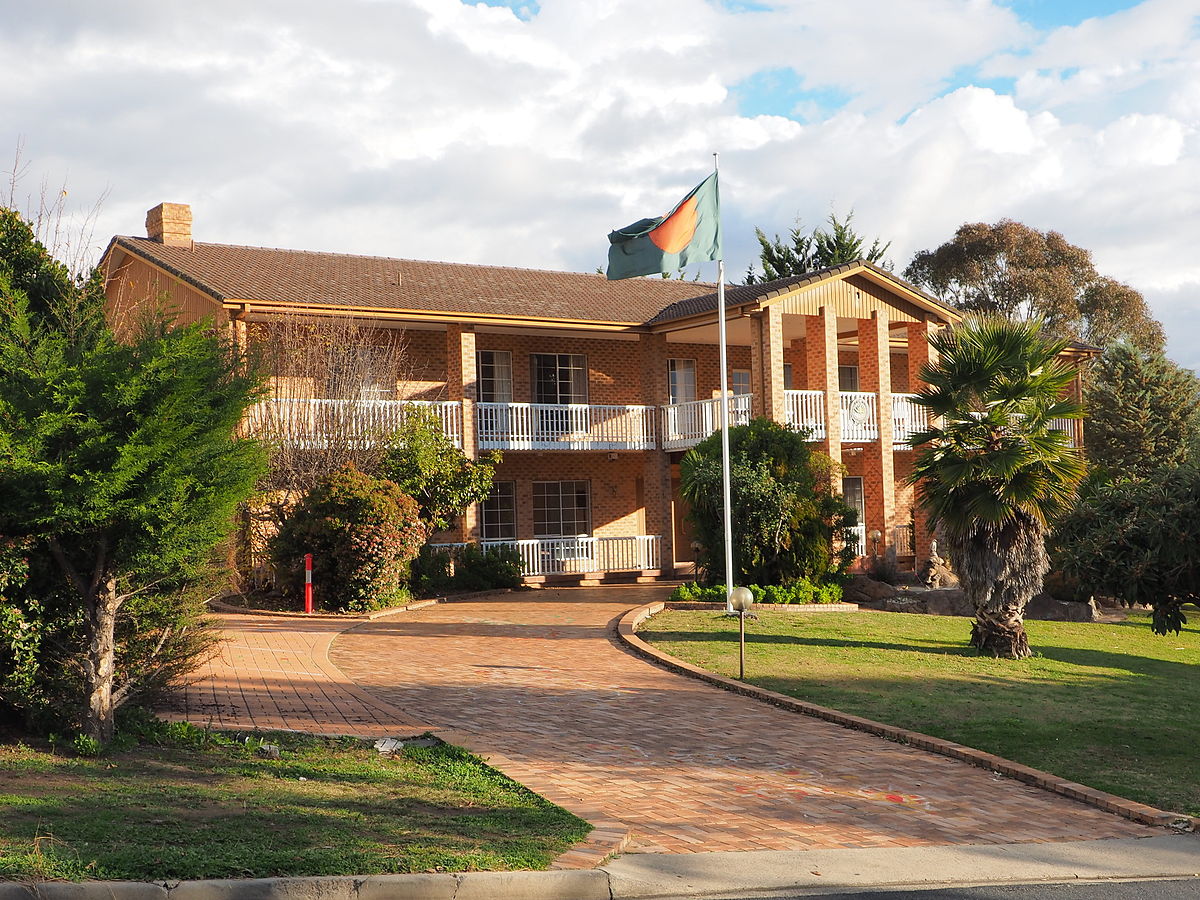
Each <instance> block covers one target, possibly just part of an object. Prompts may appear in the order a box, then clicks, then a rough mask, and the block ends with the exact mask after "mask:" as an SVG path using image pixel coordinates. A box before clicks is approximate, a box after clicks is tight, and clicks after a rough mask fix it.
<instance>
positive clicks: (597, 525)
mask: <svg viewBox="0 0 1200 900" xmlns="http://www.w3.org/2000/svg"><path fill="white" fill-rule="evenodd" d="M648 452H657V451H648ZM642 457H643V453H642V452H629V453H620V454H618V455H617V458H616V459H615V460H610V459H609V458H608V454H607V453H591V452H587V453H585V452H571V451H547V452H545V453H530V452H520V451H508V452H506V453H505V454H504V461H503V462H502V463H501V464H500V466H499V467H498V468H497V470H496V480H497V481H515V482H516V497H517V538H518V539H519V540H526V539H529V538H532V537H534V533H533V482H535V481H587V482H589V483H590V484H591V498H592V534H593V535H595V536H596V537H629V536H631V535H638V534H647V533H649V534H661V533H662V531H661V530H660V529H659V528H656V529H647V527H646V526H647V524H651V523H647V521H646V520H647V514H646V510H645V508H644V506H643V503H642V501H643V496H644V491H645V483H644V481H643V467H644V461H643V458H642ZM653 524H657V522H655V523H653Z"/></svg>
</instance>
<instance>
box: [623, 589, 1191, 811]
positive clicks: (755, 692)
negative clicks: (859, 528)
mask: <svg viewBox="0 0 1200 900" xmlns="http://www.w3.org/2000/svg"><path fill="white" fill-rule="evenodd" d="M667 606H668V604H666V603H664V602H661V601H660V602H657V603H648V604H646V605H645V606H639V607H637V608H636V609H631V610H630V611H629V612H627V613H625V615H623V616H622V617H621V619H620V621H619V622H618V623H617V637H618V639H619V640H620V641H621V642H622V643H623V644H625V646H627V647H628V648H629V649H630V650H632V651H633V652H634V653H637V654H638V655H639V656H641V657H643V658H645V659H648V660H650V661H651V662H653V663H655V664H657V665H660V666H662V667H663V668H666V669H669V670H671V671H672V672H677V673H678V674H680V675H686V676H688V677H689V678H695V679H697V680H699V681H704V682H707V683H708V684H711V685H713V686H714V687H719V688H721V689H723V690H726V691H731V692H733V693H735V694H741V695H743V696H745V697H751V698H753V699H755V700H760V701H762V702H764V703H770V704H771V705H772V706H778V707H780V708H782V709H786V710H790V711H791V712H797V713H800V714H801V715H805V716H812V717H813V718H816V719H823V720H825V721H826V722H833V723H834V724H836V725H841V726H843V727H845V728H853V729H854V730H856V731H865V732H867V733H868V734H874V735H876V736H878V737H882V738H886V739H887V740H889V741H896V742H897V743H900V744H909V745H911V746H913V747H917V748H919V749H921V750H927V751H929V752H930V753H937V754H939V755H941V756H948V757H950V758H951V759H957V760H960V761H962V762H965V763H968V764H970V765H972V766H978V767H979V768H981V769H987V770H988V771H990V772H995V773H996V774H998V775H1004V776H1007V777H1008V778H1015V779H1016V780H1017V781H1021V782H1024V783H1025V784H1029V785H1033V786H1034V787H1038V788H1041V789H1043V790H1046V791H1050V792H1051V793H1054V794H1060V795H1061V796H1063V797H1069V798H1070V799H1072V800H1078V801H1079V802H1080V803H1086V804H1087V805H1088V806H1094V807H1097V808H1098V809H1102V810H1104V811H1105V812H1110V813H1113V814H1114V815H1118V816H1122V817H1124V818H1126V819H1132V820H1133V821H1134V822H1140V823H1142V824H1143V825H1156V826H1159V827H1163V828H1174V829H1176V830H1178V831H1193V830H1196V829H1198V828H1200V818H1198V817H1192V816H1185V815H1183V814H1181V813H1173V812H1166V811H1164V810H1161V809H1155V808H1154V807H1153V806H1147V805H1146V804H1144V803H1137V802H1135V801H1133V800H1126V799H1125V798H1124V797H1118V796H1116V795H1114V794H1109V793H1107V792H1105V791H1100V790H1096V789H1095V788H1090V787H1087V786H1086V785H1082V784H1076V783H1075V782H1073V781H1067V780H1066V779H1063V778H1059V777H1058V776H1057V775H1051V774H1050V773H1049V772H1042V771H1040V770H1038V769H1034V768H1032V767H1030V766H1024V765H1021V764H1020V763H1015V762H1012V761H1011V760H1007V759H1004V758H1002V757H999V756H996V755H994V754H992V753H985V752H984V751H982V750H976V749H974V748H973V747H966V746H963V745H962V744H956V743H954V742H953V741H946V740H942V739H941V738H936V737H930V736H929V735H927V734H921V733H920V732H916V731H909V730H907V729H905V728H897V727H896V726H894V725H886V724H884V723H882V722H875V721H872V720H871V719H864V718H863V717H861V716H852V715H850V714H849V713H844V712H840V711H838V710H836V709H830V708H829V707H826V706H818V705H817V704H815V703H806V702H804V701H803V700H797V699H795V698H794V697H788V696H787V695H785V694H778V693H776V692H775V691H768V690H766V689H765V688H760V687H756V686H754V685H751V684H746V683H744V682H741V681H737V680H736V679H733V678H726V677H725V676H724V675H718V674H716V673H715V672H710V671H708V670H707V669H702V668H700V667H699V666H694V665H692V664H691V663H687V662H684V661H683V660H681V659H677V658H676V657H674V656H671V655H670V654H668V653H664V652H662V651H661V650H658V649H657V648H655V647H654V646H652V645H651V644H648V643H646V642H645V641H643V640H642V639H641V638H639V637H638V636H637V634H636V631H637V627H638V626H639V625H641V624H642V623H643V622H645V621H646V620H647V619H649V618H650V617H651V616H655V615H657V614H658V613H660V612H662V611H663V610H664V609H666V608H667Z"/></svg>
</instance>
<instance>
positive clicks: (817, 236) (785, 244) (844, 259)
mask: <svg viewBox="0 0 1200 900" xmlns="http://www.w3.org/2000/svg"><path fill="white" fill-rule="evenodd" d="M853 221H854V211H853V210H851V211H850V212H849V213H848V214H847V215H846V218H844V219H839V218H838V217H837V214H836V213H830V215H829V230H828V231H826V230H824V229H822V228H815V229H813V231H812V233H810V234H807V233H805V232H804V230H803V228H801V227H800V225H799V223H797V227H795V228H793V229H791V231H789V232H788V240H787V241H784V240H783V239H782V238H780V236H779V235H778V234H776V235H775V237H774V239H773V240H772V239H768V238H767V236H766V234H764V233H763V230H762V229H761V228H755V229H754V234H755V236H756V237H757V238H758V243H759V247H760V248H761V253H760V261H761V263H762V267H763V274H762V275H759V274H758V273H757V272H755V270H754V266H750V268H749V269H748V270H747V272H746V284H763V283H766V282H768V281H775V280H777V279H780V278H788V277H790V276H793V275H803V274H804V273H805V272H815V271H816V270H817V269H827V268H829V267H831V266H839V265H841V264H843V263H848V262H854V260H856V259H865V260H867V262H873V263H877V264H880V265H882V266H883V267H884V268H885V269H890V268H891V264H890V263H888V262H886V261H885V260H884V255H885V254H886V253H887V251H888V248H889V247H891V246H892V243H891V241H888V242H887V243H886V244H880V243H879V238H876V239H875V240H874V241H873V242H872V243H871V246H870V248H866V238H864V237H862V236H861V235H860V234H858V233H857V232H856V231H855V230H854V229H853V227H852V226H851V223H852V222H853Z"/></svg>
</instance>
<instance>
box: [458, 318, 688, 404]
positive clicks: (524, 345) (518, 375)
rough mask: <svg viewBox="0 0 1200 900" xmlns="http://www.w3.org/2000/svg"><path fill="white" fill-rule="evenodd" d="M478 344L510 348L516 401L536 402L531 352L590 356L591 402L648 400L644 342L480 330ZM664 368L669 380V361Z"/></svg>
mask: <svg viewBox="0 0 1200 900" xmlns="http://www.w3.org/2000/svg"><path fill="white" fill-rule="evenodd" d="M475 345H476V348H477V349H479V350H507V351H508V352H510V353H511V354H512V378H513V400H514V401H515V402H517V403H531V402H533V388H532V386H531V385H530V375H531V371H530V370H531V363H530V355H531V354H534V353H578V354H582V355H583V356H585V357H587V367H588V402H589V403H596V404H618V405H639V404H642V403H643V402H644V401H643V400H642V379H641V366H640V354H641V345H640V343H639V342H637V341H606V340H595V339H588V338H576V337H568V336H563V337H542V336H537V335H521V334H512V335H510V334H485V333H479V334H477V335H476V337H475ZM663 371H664V374H663V378H664V379H665V378H666V374H665V372H666V363H665V362H664V363H663Z"/></svg>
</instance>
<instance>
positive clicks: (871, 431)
mask: <svg viewBox="0 0 1200 900" xmlns="http://www.w3.org/2000/svg"><path fill="white" fill-rule="evenodd" d="M841 395H842V396H841V404H842V440H843V441H847V442H850V443H860V442H865V441H877V440H879V398H878V397H877V396H876V395H875V394H872V393H867V392H865V391H842V392H841Z"/></svg>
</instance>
